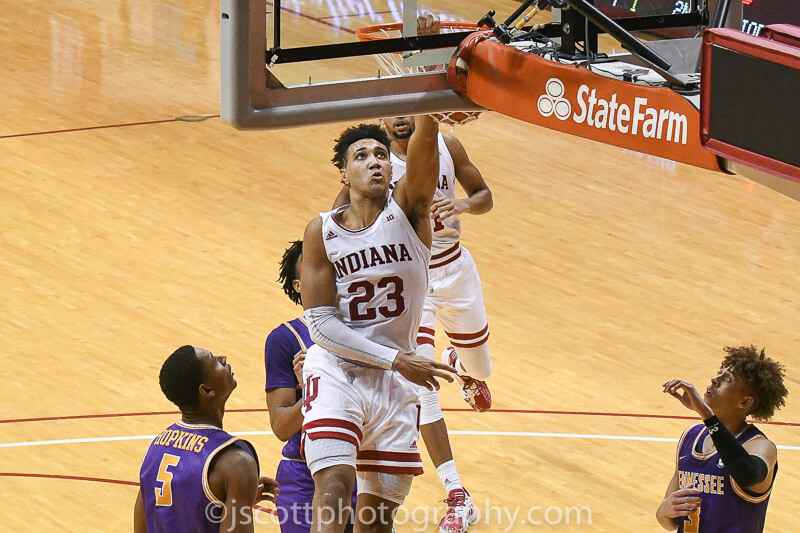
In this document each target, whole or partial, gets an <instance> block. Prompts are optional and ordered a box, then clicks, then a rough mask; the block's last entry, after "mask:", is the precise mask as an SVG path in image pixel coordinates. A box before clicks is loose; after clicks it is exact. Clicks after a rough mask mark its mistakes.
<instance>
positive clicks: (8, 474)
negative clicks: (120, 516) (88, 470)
mask: <svg viewBox="0 0 800 533" xmlns="http://www.w3.org/2000/svg"><path fill="white" fill-rule="evenodd" d="M0 477H35V478H46V479H66V480H70V481H94V482H95V483H112V484H114V485H129V486H131V487H138V486H139V483H138V482H137V481H123V480H121V479H104V478H99V477H84V476H64V475H60V474H30V473H23V472H0Z"/></svg>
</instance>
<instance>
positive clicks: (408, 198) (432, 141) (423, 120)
mask: <svg viewBox="0 0 800 533" xmlns="http://www.w3.org/2000/svg"><path fill="white" fill-rule="evenodd" d="M438 135H439V123H438V122H436V120H435V119H434V118H433V117H431V116H430V115H417V116H416V117H414V134H413V135H411V139H409V141H408V150H407V152H406V154H407V155H406V175H405V178H403V179H402V180H400V181H398V182H397V185H396V186H395V188H394V193H393V194H394V199H395V201H396V202H397V204H398V205H399V206H400V208H401V209H402V210H403V211H404V212H405V213H406V216H408V217H409V220H411V221H412V223H414V222H417V221H422V220H424V221H426V222H427V220H428V209H429V207H430V205H431V201H432V200H433V193H434V192H435V191H436V186H437V184H438V182H439V143H438V140H437V136H438ZM425 225H426V224H421V226H425ZM427 225H428V226H430V224H427ZM420 229H421V228H420V227H418V228H417V232H419V231H420Z"/></svg>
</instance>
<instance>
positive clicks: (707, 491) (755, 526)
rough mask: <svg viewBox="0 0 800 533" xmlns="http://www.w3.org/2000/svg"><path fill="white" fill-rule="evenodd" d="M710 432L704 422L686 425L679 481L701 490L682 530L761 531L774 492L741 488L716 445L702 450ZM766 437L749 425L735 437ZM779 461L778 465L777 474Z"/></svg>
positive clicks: (712, 532) (718, 532)
mask: <svg viewBox="0 0 800 533" xmlns="http://www.w3.org/2000/svg"><path fill="white" fill-rule="evenodd" d="M707 435H708V430H707V428H706V426H705V425H704V424H698V425H696V426H693V427H690V428H689V429H687V430H686V431H685V432H684V433H683V435H682V436H681V440H680V442H679V443H678V456H677V457H678V481H679V487H680V488H686V487H691V486H694V487H695V488H697V489H699V490H700V491H701V494H700V498H702V502H701V503H700V507H699V509H698V510H697V512H695V513H694V514H692V515H691V516H688V517H686V518H685V519H684V522H683V523H682V524H681V526H680V527H679V528H678V532H679V533H761V532H762V531H764V519H765V517H766V515H767V505H768V504H769V496H770V493H771V492H772V484H770V488H769V490H767V491H766V492H764V493H763V494H755V493H753V492H751V491H748V490H745V489H742V488H741V487H739V486H738V485H737V484H736V482H735V481H734V480H733V478H731V476H730V475H729V474H728V471H727V469H726V468H725V465H724V464H723V463H722V459H721V458H720V457H719V455H717V451H716V449H712V451H710V452H708V453H703V441H704V440H705V437H706V436H707ZM765 438H767V437H766V436H765V435H764V434H763V433H762V432H761V431H760V430H759V429H758V428H757V427H755V426H753V425H748V426H747V428H745V430H744V431H743V432H742V433H741V434H740V435H739V436H737V437H736V440H737V441H738V442H739V444H742V445H744V444H745V443H746V442H748V441H750V440H753V439H765ZM777 473H778V465H777V464H776V465H775V468H774V472H773V476H772V479H773V482H774V480H775V474H777Z"/></svg>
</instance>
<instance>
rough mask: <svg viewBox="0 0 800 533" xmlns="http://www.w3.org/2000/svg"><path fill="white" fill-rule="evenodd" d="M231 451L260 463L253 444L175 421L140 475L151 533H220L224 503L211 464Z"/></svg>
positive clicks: (156, 443) (161, 436)
mask: <svg viewBox="0 0 800 533" xmlns="http://www.w3.org/2000/svg"><path fill="white" fill-rule="evenodd" d="M228 446H239V447H240V448H242V449H244V450H246V451H247V452H248V453H250V454H252V455H253V457H254V458H255V459H256V463H258V457H257V456H256V452H255V450H254V449H253V447H252V445H251V444H250V443H249V442H247V441H244V440H240V439H239V438H238V437H234V436H233V435H231V434H229V433H226V432H225V431H222V430H221V429H219V428H217V427H214V426H208V425H194V424H186V423H185V422H176V423H175V424H172V425H171V426H170V427H168V428H167V429H165V430H164V431H162V432H161V433H160V434H159V435H158V436H157V437H156V438H155V439H154V440H153V442H152V443H150V448H148V450H147V453H146V454H145V456H144V461H142V469H141V471H140V473H139V486H140V487H141V491H142V500H143V502H144V513H145V521H146V523H147V531H148V533H162V532H163V533H174V532H176V531H182V532H186V533H189V532H191V533H212V532H213V533H218V532H219V518H221V516H222V507H221V506H222V504H223V502H222V501H220V499H219V498H218V497H217V496H216V495H214V494H213V493H212V492H211V488H210V487H209V484H208V478H209V473H210V466H211V462H212V460H213V459H214V457H216V456H217V454H219V452H221V451H222V450H224V449H225V448H227V447H228ZM215 519H217V520H215Z"/></svg>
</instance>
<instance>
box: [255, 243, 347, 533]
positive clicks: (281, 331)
mask: <svg viewBox="0 0 800 533" xmlns="http://www.w3.org/2000/svg"><path fill="white" fill-rule="evenodd" d="M302 265H303V241H294V242H292V244H291V246H289V248H287V249H286V251H285V252H284V254H283V257H282V258H281V261H280V275H279V276H280V277H279V279H278V281H279V282H280V283H281V284H282V286H283V292H285V293H286V295H287V296H288V297H289V299H290V300H292V302H294V303H295V304H298V305H299V304H301V303H302V295H301V294H302V293H301V291H302V289H301V286H300V269H301V268H302ZM312 344H314V341H312V340H311V337H310V336H309V333H308V326H306V323H305V321H304V319H303V318H302V317H300V318H295V319H294V320H290V321H288V322H284V323H283V324H281V325H280V326H278V327H277V328H275V329H273V330H272V332H271V333H270V334H269V336H267V341H266V344H265V346H264V366H265V368H266V374H267V382H266V395H267V407H268V408H269V422H270V426H271V427H272V432H273V433H274V434H275V436H276V437H278V438H279V439H280V440H282V441H284V442H286V445H285V446H284V447H283V458H282V459H281V462H280V463H279V464H278V472H277V474H276V475H275V478H276V479H277V481H278V483H279V484H280V487H281V491H280V494H279V495H278V497H277V499H276V500H275V506H276V507H277V509H278V520H279V523H280V526H281V532H282V533H308V532H309V531H310V529H311V502H312V500H313V498H314V480H313V479H312V477H311V471H310V470H309V469H308V465H306V462H305V460H304V459H303V457H302V456H301V454H300V430H301V429H302V426H303V413H302V412H301V409H300V408H301V406H302V403H303V402H302V397H303V389H302V386H301V383H302V371H303V361H304V360H305V353H306V350H307V349H308V347H309V346H311V345H312ZM355 498H356V494H355V491H354V493H353V505H354V506H355ZM352 530H353V525H352V521H351V523H350V524H348V526H347V527H346V528H345V532H346V533H349V532H351V531H352Z"/></svg>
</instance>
